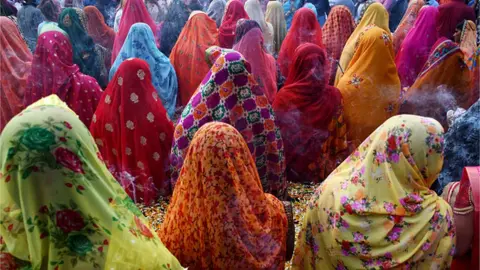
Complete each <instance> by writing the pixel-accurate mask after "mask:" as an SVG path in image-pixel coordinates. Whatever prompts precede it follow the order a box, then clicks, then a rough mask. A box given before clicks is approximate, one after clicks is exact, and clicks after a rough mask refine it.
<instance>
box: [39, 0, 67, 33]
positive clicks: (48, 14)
mask: <svg viewBox="0 0 480 270" xmlns="http://www.w3.org/2000/svg"><path fill="white" fill-rule="evenodd" d="M38 9H40V11H41V12H42V14H43V17H44V18H45V21H43V22H42V23H40V24H39V25H38V28H37V33H38V35H41V34H42V33H44V32H45V30H43V28H44V27H47V28H57V27H58V16H59V15H60V12H61V11H62V8H61V7H60V3H59V2H58V1H57V0H42V1H41V2H40V5H38Z"/></svg>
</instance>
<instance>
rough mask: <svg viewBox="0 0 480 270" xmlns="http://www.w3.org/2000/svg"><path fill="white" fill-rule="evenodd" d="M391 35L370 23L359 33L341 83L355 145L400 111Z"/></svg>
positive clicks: (350, 137) (349, 135) (346, 120)
mask: <svg viewBox="0 0 480 270" xmlns="http://www.w3.org/2000/svg"><path fill="white" fill-rule="evenodd" d="M394 57H395V53H394V52H393V44H392V36H391V35H390V33H389V32H388V30H387V31H386V30H383V29H382V28H380V27H377V26H374V25H371V26H369V27H366V28H365V29H364V30H363V32H361V33H360V34H359V35H358V44H357V46H356V49H355V52H354V54H353V57H352V61H351V62H350V64H349V65H348V68H347V70H346V71H345V75H343V77H342V78H341V79H340V81H339V82H338V85H337V87H338V89H340V92H341V93H342V96H343V100H344V104H345V114H344V119H345V123H346V125H347V127H348V133H347V137H348V139H349V141H354V143H355V145H358V144H359V143H360V142H362V141H363V140H365V138H367V137H368V135H370V133H372V132H373V131H374V130H375V129H376V128H377V127H378V126H380V125H381V124H382V123H383V122H385V120H387V119H388V118H390V117H391V116H393V115H396V114H397V111H398V105H399V104H398V100H399V99H400V79H399V78H398V74H397V68H396V67H395V62H394Z"/></svg>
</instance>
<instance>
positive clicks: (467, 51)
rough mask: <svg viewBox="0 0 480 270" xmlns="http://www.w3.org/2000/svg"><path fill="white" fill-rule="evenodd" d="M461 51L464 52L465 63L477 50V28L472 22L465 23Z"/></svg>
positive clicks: (461, 38)
mask: <svg viewBox="0 0 480 270" xmlns="http://www.w3.org/2000/svg"><path fill="white" fill-rule="evenodd" d="M460 49H461V50H462V52H463V55H464V59H465V62H467V61H468V59H469V58H470V57H471V56H472V55H473V53H474V52H475V50H476V49H477V26H476V25H475V23H474V22H472V21H465V23H464V24H463V29H462V35H461V37H460Z"/></svg>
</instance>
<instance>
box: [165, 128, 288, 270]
mask: <svg viewBox="0 0 480 270" xmlns="http://www.w3.org/2000/svg"><path fill="white" fill-rule="evenodd" d="M206 224H209V225H208V226H205V225H206ZM286 232H287V217H286V215H285V212H284V207H283V205H282V203H281V202H280V201H279V200H278V199H277V198H275V197H274V196H272V195H271V194H267V193H264V191H263V189H262V184H261V182H260V178H259V177H258V173H257V170H256V167H255V161H254V159H253V158H252V155H251V154H250V151H249V148H248V146H247V143H246V142H245V140H244V138H243V137H242V135H241V134H240V132H239V131H237V130H236V129H235V128H234V127H232V126H230V125H228V124H225V123H220V122H212V123H208V124H205V125H204V126H203V127H201V128H200V129H199V130H198V131H197V132H196V133H195V135H194V137H193V140H192V143H191V145H190V147H189V150H188V153H187V155H186V158H185V166H184V167H183V169H182V173H181V176H180V179H179V180H178V183H177V185H176V187H175V190H174V192H173V197H172V200H171V202H170V205H169V207H168V210H167V214H166V216H165V221H164V222H163V223H162V227H161V228H160V232H159V235H160V237H161V238H162V240H163V241H164V243H165V245H166V246H167V247H168V249H169V250H171V251H172V253H173V254H175V256H177V257H178V258H179V260H180V262H181V263H182V264H183V265H184V266H185V267H189V269H190V268H191V269H208V268H215V269H231V268H239V269H284V265H285V250H286Z"/></svg>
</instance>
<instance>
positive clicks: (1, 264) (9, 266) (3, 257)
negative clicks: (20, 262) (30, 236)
mask: <svg viewBox="0 0 480 270" xmlns="http://www.w3.org/2000/svg"><path fill="white" fill-rule="evenodd" d="M0 269H3V270H15V269H17V264H16V263H15V258H14V257H13V256H12V255H10V253H5V252H0Z"/></svg>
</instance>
